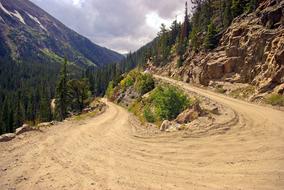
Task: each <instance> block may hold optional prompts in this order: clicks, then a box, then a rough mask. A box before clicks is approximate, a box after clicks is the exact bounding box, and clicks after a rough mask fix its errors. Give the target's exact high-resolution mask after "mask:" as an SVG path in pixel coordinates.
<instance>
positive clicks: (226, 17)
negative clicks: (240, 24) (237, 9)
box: [223, 0, 233, 27]
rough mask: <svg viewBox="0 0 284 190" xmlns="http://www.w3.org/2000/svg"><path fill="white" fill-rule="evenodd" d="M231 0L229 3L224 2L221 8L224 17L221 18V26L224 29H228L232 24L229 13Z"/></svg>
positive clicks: (230, 13)
mask: <svg viewBox="0 0 284 190" xmlns="http://www.w3.org/2000/svg"><path fill="white" fill-rule="evenodd" d="M231 6H232V3H231V0H230V1H224V3H223V7H224V16H223V24H224V27H228V26H229V25H230V24H231V22H232V18H233V16H232V12H231Z"/></svg>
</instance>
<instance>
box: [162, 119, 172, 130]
mask: <svg viewBox="0 0 284 190" xmlns="http://www.w3.org/2000/svg"><path fill="white" fill-rule="evenodd" d="M171 124H172V123H171V122H170V121H168V120H165V121H163V123H162V124H161V126H160V131H166V129H168V128H169V127H170V125H171Z"/></svg>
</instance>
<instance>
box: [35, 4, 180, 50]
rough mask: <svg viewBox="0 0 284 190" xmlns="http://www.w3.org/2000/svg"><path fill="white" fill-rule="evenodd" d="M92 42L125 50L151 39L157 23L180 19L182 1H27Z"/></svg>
mask: <svg viewBox="0 0 284 190" xmlns="http://www.w3.org/2000/svg"><path fill="white" fill-rule="evenodd" d="M31 1H32V2H34V3H35V4H37V5H38V6H40V7H41V8H43V9H44V10H46V11H47V12H49V13H50V14H51V15H53V16H54V17H55V18H57V19H59V20H60V21H61V22H62V23H64V24H65V25H67V26H68V27H70V28H72V29H73V30H75V31H76V32H78V33H80V34H82V35H84V36H86V37H88V38H89V39H90V40H92V41H93V42H95V43H97V44H99V45H102V46H105V47H107V48H110V49H113V50H116V51H119V52H121V53H125V52H128V51H134V50H136V49H138V48H139V47H141V46H143V45H144V44H145V43H147V42H149V41H151V40H152V39H153V38H154V37H155V36H156V34H157V32H158V30H159V27H160V25H161V23H165V24H167V25H169V24H170V23H171V22H172V20H173V19H174V18H175V16H176V15H178V16H179V18H182V14H183V9H184V3H185V0H167V1H165V0H155V1H153V0H131V1H126V0H48V1H47V0H31Z"/></svg>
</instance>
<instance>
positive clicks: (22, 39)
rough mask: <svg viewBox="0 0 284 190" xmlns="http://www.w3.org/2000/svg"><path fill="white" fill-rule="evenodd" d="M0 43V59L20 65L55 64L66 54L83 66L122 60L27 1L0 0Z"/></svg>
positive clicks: (72, 60) (117, 55)
mask: <svg viewBox="0 0 284 190" xmlns="http://www.w3.org/2000/svg"><path fill="white" fill-rule="evenodd" d="M0 41H1V43H0V57H1V58H4V57H11V58H12V59H13V60H16V61H19V60H21V62H25V61H29V60H32V61H33V62H35V61H39V62H42V61H43V60H48V61H57V60H58V58H60V57H64V55H66V56H67V57H68V59H69V60H70V61H71V62H74V63H75V64H77V65H79V66H84V67H86V66H88V65H97V66H102V65H105V64H109V63H113V62H117V61H120V60H121V59H122V58H123V56H122V55H120V54H118V53H116V52H114V51H111V50H108V49H106V48H103V47H100V46H98V45H96V44H94V43H92V42H91V41H90V40H88V39H87V38H85V37H83V36H81V35H79V34H78V33H76V32H74V31H72V30H70V29H69V28H67V27H66V26H64V25H63V24H62V23H61V22H59V21H58V20H56V19H55V18H53V17H52V16H51V15H49V14H48V13H46V12H45V11H43V10H42V9H41V8H39V7H37V6H36V5H34V4H33V3H32V2H30V1H22V0H13V1H8V0H1V1H0Z"/></svg>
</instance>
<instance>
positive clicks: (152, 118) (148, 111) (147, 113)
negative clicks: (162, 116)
mask: <svg viewBox="0 0 284 190" xmlns="http://www.w3.org/2000/svg"><path fill="white" fill-rule="evenodd" d="M144 117H145V119H146V121H148V122H150V123H154V122H155V121H156V117H155V115H154V113H153V111H152V110H151V109H150V107H149V106H146V107H145V108H144Z"/></svg>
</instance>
